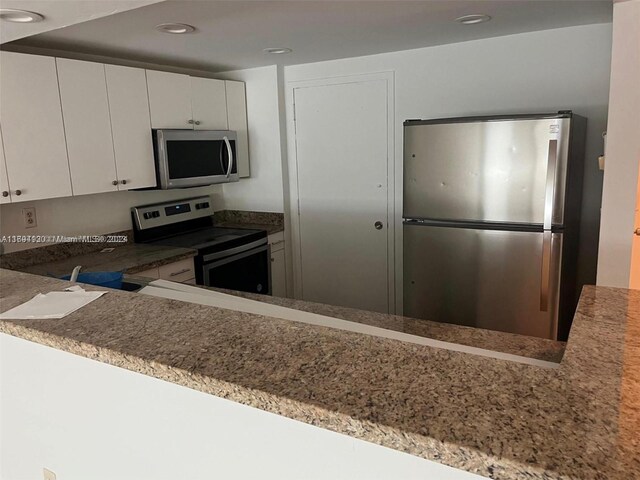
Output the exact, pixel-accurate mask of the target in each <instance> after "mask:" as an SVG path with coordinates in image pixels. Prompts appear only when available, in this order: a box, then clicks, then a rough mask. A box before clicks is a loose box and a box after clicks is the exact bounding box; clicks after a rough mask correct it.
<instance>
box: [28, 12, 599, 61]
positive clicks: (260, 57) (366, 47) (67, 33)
mask: <svg viewBox="0 0 640 480" xmlns="http://www.w3.org/2000/svg"><path fill="white" fill-rule="evenodd" d="M19 3H21V2H19ZM32 3H48V2H32ZM56 3H57V2H56ZM79 3H82V2H79ZM88 3H93V2H88ZM110 3H118V2H110ZM120 3H122V2H120ZM611 10H612V4H611V1H610V0H605V1H600V0H586V1H582V0H571V1H569V0H565V1H557V0H553V1H551V0H430V1H404V0H386V1H369V0H362V1H357V0H343V1H326V0H306V1H303V0H294V1H270V0H264V1H245V0H236V1H218V0H202V1H189V0H170V1H165V2H161V3H156V4H153V5H148V6H145V7H142V8H137V9H135V10H131V11H127V12H122V13H118V14H116V15H110V16H108V17H103V18H99V19H96V20H92V21H90V22H85V23H81V24H77V25H73V26H70V27H66V28H63V29H59V30H55V31H51V32H48V33H43V34H40V35H36V36H33V37H30V38H27V39H23V40H21V41H20V42H18V43H19V44H20V45H23V46H31V47H41V48H48V49H57V50H68V51H73V52H79V53H92V54H98V55H105V56H110V57H119V58H123V59H129V60H136V61H143V62H151V63H156V64H168V65H175V66H179V67H185V68H194V69H202V70H209V71H224V70H233V69H243V68H250V67H257V66H264V65H270V64H274V63H279V64H281V65H294V64H301V63H309V62H317V61H322V60H331V59H337V58H347V57H355V56H361V55H370V54H376V53H383V52H392V51H399V50H407V49H413V48H420V47H426V46H431V45H441V44H446V43H456V42H462V41H468V40H475V39H479V38H487V37H496V36H502V35H509V34H514V33H521V32H528V31H536V30H548V29H553V28H560V27H566V26H573V25H585V24H592V23H606V22H610V21H611ZM45 13H46V12H45ZM473 13H484V14H488V15H491V16H492V17H493V20H492V21H490V22H488V23H483V24H478V25H471V26H463V25H460V24H458V23H456V22H455V21H454V19H455V18H456V17H459V16H461V15H467V14H473ZM166 22H181V23H187V24H191V25H194V26H195V27H196V28H197V31H196V32H195V33H192V34H185V35H169V34H164V33H160V32H157V31H156V30H154V26H155V25H157V24H160V23H166ZM266 47H289V48H292V49H293V50H294V51H293V53H292V54H289V55H281V56H277V55H266V54H264V53H263V52H262V50H263V49H264V48H266ZM550 54H552V52H550Z"/></svg>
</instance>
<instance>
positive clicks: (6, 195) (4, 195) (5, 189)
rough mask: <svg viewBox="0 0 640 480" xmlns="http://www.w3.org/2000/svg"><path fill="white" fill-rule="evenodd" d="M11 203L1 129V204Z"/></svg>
mask: <svg viewBox="0 0 640 480" xmlns="http://www.w3.org/2000/svg"><path fill="white" fill-rule="evenodd" d="M10 202H11V190H10V189H9V178H8V177H7V165H6V163H5V160H4V146H3V142H2V129H1V128H0V203H10Z"/></svg>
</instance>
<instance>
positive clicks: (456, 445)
mask: <svg viewBox="0 0 640 480" xmlns="http://www.w3.org/2000/svg"><path fill="white" fill-rule="evenodd" d="M67 285H68V283H67V282H62V281H59V280H56V279H52V278H46V277H41V276H34V275H28V274H24V273H19V272H14V271H7V270H0V299H1V310H2V311H5V310H7V309H9V308H12V307H14V306H16V305H18V304H20V303H22V302H24V301H26V300H28V299H29V298H31V297H33V296H34V295H35V294H36V293H39V292H46V291H51V290H61V289H62V288H64V287H65V286H67ZM86 288H87V289H92V290H96V289H97V288H95V287H89V286H87V287H86ZM0 332H3V333H6V334H9V335H13V336H16V337H20V338H23V339H26V340H30V341H33V342H37V343H40V344H43V345H47V346H51V347H54V348H57V349H60V350H63V351H67V352H70V353H74V354H77V355H81V356H84V357H87V358H90V359H94V360H97V361H100V362H104V363H107V364H110V365H115V366H118V367H122V368H126V369H129V370H132V371H136V372H139V373H143V374H146V375H149V376H153V377H156V378H160V379H162V380H166V381H169V382H174V383H176V384H179V385H183V386H186V387H189V388H193V389H195V390H199V391H202V392H205V393H209V394H212V395H215V396H218V397H222V398H226V399H229V400H233V401H235V402H238V403H242V404H245V405H250V406H252V407H256V408H259V409H262V410H265V411H268V412H272V413H276V414H279V415H283V416H285V417H289V418H292V419H295V420H299V421H302V422H306V423H309V424H312V425H315V426H318V427H322V428H326V429H329V430H333V431H336V432H339V433H344V434H347V435H351V436H353V437H356V438H359V439H362V440H366V441H370V442H373V443H376V444H380V445H383V446H387V447H390V448H393V449H396V450H400V451H403V452H407V453H410V454H412V455H416V456H420V457H423V458H426V459H429V460H433V461H436V462H440V463H443V464H446V465H450V466H453V467H456V468H459V469H463V470H467V471H470V472H474V473H478V474H480V475H483V476H485V477H489V478H495V479H521V478H532V479H533V478H538V479H625V480H626V479H631V478H637V477H639V476H640V445H639V441H638V425H639V419H640V415H639V413H638V412H639V411H640V390H639V389H640V386H639V385H640V381H639V380H640V379H639V376H640V373H639V372H640V341H639V340H638V338H640V292H635V291H627V290H621V289H610V288H600V287H598V288H595V287H586V288H585V290H584V292H583V294H582V298H581V302H580V305H579V308H578V312H577V314H576V317H575V320H574V325H573V328H572V331H571V335H570V338H569V341H568V343H567V346H566V351H565V353H564V356H563V357H562V360H561V363H560V364H559V367H558V368H541V367H536V366H532V365H526V364H521V363H514V362H508V361H505V360H499V359H495V358H489V357H482V356H477V355H472V354H467V353H461V352H454V351H449V350H444V349H439V348H433V347H427V346H423V345H416V344H411V343H407V342H401V341H398V340H392V339H386V338H379V337H373V336H368V335H363V334H358V333H351V332H345V331H341V330H335V329H331V328H326V327H320V326H314V325H309V324H303V323H299V322H293V321H287V320H279V319H273V318H269V317H264V316H260V315H252V314H247V313H241V312H235V311H231V310H225V309H220V308H215V307H207V306H202V305H195V304H190V303H185V302H180V301H175V300H166V299H159V298H155V297H149V296H146V295H141V294H134V293H127V292H120V291H109V293H108V294H107V295H104V296H103V297H101V298H99V299H98V300H96V301H95V302H93V303H91V304H89V305H87V306H86V307H84V308H82V309H81V310H78V311H77V312H74V313H73V314H71V315H69V316H67V317H65V318H63V319H60V320H5V321H1V322H0ZM450 341H453V339H451V340H450Z"/></svg>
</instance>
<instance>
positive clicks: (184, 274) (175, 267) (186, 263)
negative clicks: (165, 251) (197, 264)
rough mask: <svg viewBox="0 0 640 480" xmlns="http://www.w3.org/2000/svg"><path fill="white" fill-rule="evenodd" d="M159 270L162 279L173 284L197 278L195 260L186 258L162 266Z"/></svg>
mask: <svg viewBox="0 0 640 480" xmlns="http://www.w3.org/2000/svg"><path fill="white" fill-rule="evenodd" d="M158 270H159V274H160V278H161V279H163V280H170V281H172V282H184V281H187V280H191V279H192V278H194V277H195V276H196V274H195V270H194V267H193V258H185V259H184V260H180V261H179V262H175V263H170V264H169V265H162V266H161V267H160V268H159V269H158Z"/></svg>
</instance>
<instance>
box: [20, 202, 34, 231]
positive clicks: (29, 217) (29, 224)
mask: <svg viewBox="0 0 640 480" xmlns="http://www.w3.org/2000/svg"><path fill="white" fill-rule="evenodd" d="M22 221H23V223H24V228H33V227H36V226H38V222H37V221H36V208H35V207H28V208H23V209H22Z"/></svg>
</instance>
